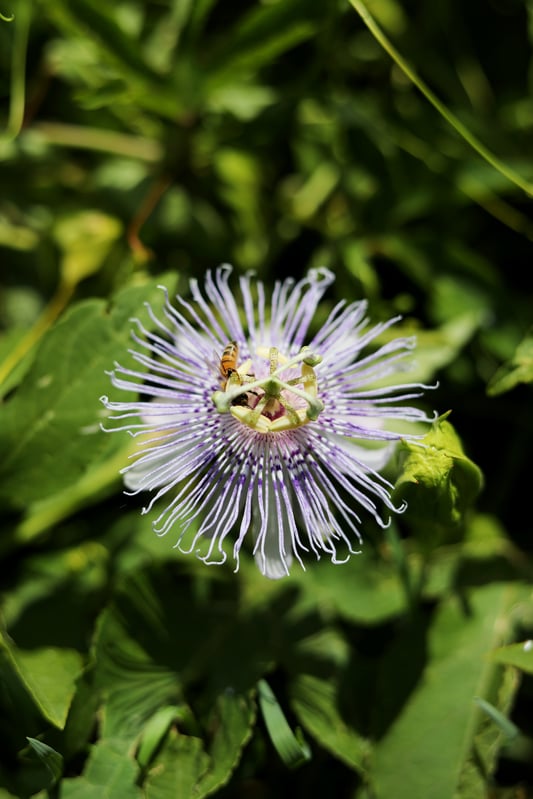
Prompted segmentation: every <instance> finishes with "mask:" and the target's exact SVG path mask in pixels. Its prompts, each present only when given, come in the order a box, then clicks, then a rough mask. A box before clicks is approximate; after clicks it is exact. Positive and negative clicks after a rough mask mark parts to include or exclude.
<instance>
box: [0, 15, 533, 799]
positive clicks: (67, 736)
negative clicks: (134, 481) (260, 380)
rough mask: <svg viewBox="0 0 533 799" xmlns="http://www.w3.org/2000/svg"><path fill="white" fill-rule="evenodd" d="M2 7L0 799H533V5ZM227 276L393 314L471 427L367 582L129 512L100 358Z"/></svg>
mask: <svg viewBox="0 0 533 799" xmlns="http://www.w3.org/2000/svg"><path fill="white" fill-rule="evenodd" d="M6 3H7V0H6ZM11 5H12V7H11V8H10V7H9V5H6V6H5V7H3V8H1V9H0V11H1V12H3V13H4V14H5V15H7V16H9V14H10V13H11V12H13V13H14V15H15V18H14V20H13V21H11V22H7V21H6V22H0V70H1V75H2V81H1V83H0V86H1V89H0V90H1V93H2V108H3V111H2V130H3V134H2V137H1V139H0V158H1V173H0V175H1V183H0V185H1V193H0V247H1V251H0V259H1V260H0V264H1V266H0V283H1V286H0V291H1V293H0V326H1V338H0V359H1V362H2V363H1V365H0V391H1V396H2V397H3V404H2V407H1V408H0V452H1V460H0V503H1V511H2V524H1V537H0V556H1V558H2V565H1V581H2V586H1V587H2V617H1V644H0V799H9V797H29V796H37V797H39V799H43V798H44V797H48V796H49V797H61V799H93V798H94V797H98V798H99V799H100V797H108V799H129V798H130V797H146V798H147V799H167V797H178V798H181V797H185V799H187V798H188V797H198V798H199V797H203V796H207V795H209V794H215V793H216V794H217V795H219V796H220V797H226V798H227V799H229V797H232V798H233V797H246V798H247V799H248V797H250V798H253V799H256V798H258V799H264V798H266V797H271V796H275V797H279V796H291V797H298V796H304V795H305V796H315V795H316V796H324V795H325V796H334V797H341V798H342V797H350V799H352V797H353V799H392V797H394V799H402V797H405V798H406V799H427V797H432V799H441V797H442V799H450V798H451V797H455V796H457V797H462V798H465V799H467V798H468V799H470V798H475V797H489V796H490V797H505V798H507V797H522V798H523V797H525V796H528V795H533V793H532V790H531V787H530V786H531V785H532V783H533V742H532V739H531V736H532V735H533V725H532V722H531V718H532V712H531V711H532V699H533V691H532V681H531V677H530V676H529V675H530V674H532V673H533V647H532V646H531V645H530V643H528V641H529V636H530V635H533V629H532V628H533V603H532V597H531V585H530V581H531V574H532V568H531V560H530V556H529V554H528V550H530V549H531V544H530V533H531V511H530V505H529V500H530V498H531V465H530V464H531V458H530V451H531V443H532V429H533V423H532V413H531V388H530V386H529V385H527V384H528V383H530V382H531V380H532V374H533V341H532V339H531V335H530V334H528V330H529V326H530V325H531V317H532V307H533V303H532V297H533V278H532V270H531V253H532V240H533V222H532V221H531V209H532V202H531V195H530V194H528V186H529V185H530V184H529V181H533V155H532V149H531V142H532V134H533V105H532V104H531V89H532V82H533V62H532V42H533V2H531V0H470V2H468V3H464V2H462V0H432V2H430V3H428V2H425V1H424V0H367V2H366V3H365V4H364V5H363V4H362V3H359V2H358V1H357V2H354V3H353V5H350V4H349V3H348V2H347V0H342V1H341V0H332V2H323V0H320V1H319V0H305V2H303V0H264V2H258V1H257V2H253V1H252V0H248V2H244V0H240V1H238V2H232V3H227V2H226V3H225V2H222V1H221V0H219V2H217V0H151V1H149V0H145V2H141V1H140V0H123V2H119V3H107V2H104V0H76V2H72V3H71V2H68V0H54V2H45V0H41V2H38V1H37V0H35V2H33V3H32V2H30V0H14V2H13V3H12V4H11ZM365 10H366V11H368V12H370V14H371V15H372V18H373V19H374V20H375V21H376V22H377V24H378V25H379V28H380V30H381V31H383V33H384V34H385V36H386V37H388V39H389V40H390V41H392V42H394V44H395V46H396V47H397V48H398V50H399V51H400V53H402V54H403V55H404V56H405V57H406V58H407V59H408V61H409V63H410V64H411V66H412V67H414V69H415V71H416V72H417V73H418V74H419V75H420V76H422V77H423V79H424V80H425V81H426V82H427V84H428V86H429V87H431V89H432V90H433V91H434V92H435V94H436V96H437V97H439V98H440V99H441V100H442V101H443V102H444V103H445V105H446V107H447V108H448V109H449V111H450V112H452V113H453V114H454V115H455V117H454V118H453V119H452V123H453V124H450V121H449V120H448V121H447V120H445V119H444V118H443V116H442V115H441V114H440V113H439V112H438V110H437V109H435V107H433V106H432V105H431V103H430V102H429V101H428V99H427V98H426V97H424V96H423V95H422V94H421V93H420V92H419V90H418V89H417V88H415V86H414V85H413V82H412V80H411V79H410V78H409V77H408V76H407V75H406V74H405V72H404V71H402V69H401V68H400V66H399V65H398V64H397V63H395V62H394V60H393V59H392V58H391V55H390V53H387V52H385V50H384V49H383V47H382V46H381V44H380V43H379V42H378V41H377V40H376V38H375V35H374V34H375V33H376V31H375V30H374V32H373V33H372V32H371V31H370V30H369V29H368V28H367V27H366V25H365V24H364V21H363V19H362V17H361V13H362V14H363V15H364V13H365ZM367 21H368V20H367ZM370 24H371V20H370ZM378 35H379V32H378ZM461 125H464V126H466V135H467V136H474V137H476V138H477V139H478V140H479V141H480V142H482V143H483V145H485V146H486V147H487V148H488V149H489V151H491V152H492V153H494V154H495V155H496V156H497V158H498V159H500V161H501V164H503V167H501V165H500V164H498V163H496V164H494V163H489V162H488V161H487V160H486V159H484V158H482V157H480V155H479V154H478V153H477V152H476V151H475V150H474V149H473V148H472V147H471V146H470V145H469V143H468V142H466V141H465V140H464V137H463V136H461V135H459V134H460V133H461V132H464V131H462V129H461V127H460V126H461ZM458 127H459V132H458V130H457V128H458ZM502 169H503V171H504V172H505V171H508V170H511V171H512V172H513V173H514V177H513V174H511V179H509V177H508V176H506V175H505V174H502ZM226 261H229V262H232V263H233V264H235V267H236V269H237V270H238V271H241V272H242V271H245V270H248V269H254V270H256V272H257V273H258V274H259V275H260V276H261V277H262V278H263V279H264V280H265V281H266V282H267V283H271V281H272V280H273V279H274V277H275V276H280V275H282V276H284V275H289V274H290V275H293V276H295V277H299V276H301V275H302V274H304V273H305V271H306V270H307V269H308V268H309V267H310V266H313V265H319V264H326V265H327V266H329V267H330V268H331V269H333V270H334V271H335V272H336V275H337V281H336V283H335V286H334V290H333V292H332V294H331V295H330V296H329V297H328V299H327V303H326V306H327V305H328V304H329V303H332V302H333V301H335V299H338V298H346V299H348V300H353V299H359V298H361V297H367V298H368V299H369V301H370V308H371V313H372V316H373V318H375V319H376V320H377V319H380V318H385V317H388V316H390V315H391V314H396V313H398V312H400V313H402V314H403V317H404V321H403V322H402V326H403V327H404V328H405V329H407V330H410V331H412V330H416V331H417V332H418V337H419V354H418V358H417V376H418V377H419V378H420V379H423V380H425V381H434V380H438V381H439V388H438V389H437V390H436V391H435V392H433V393H432V395H431V398H430V401H431V403H432V406H433V407H436V408H438V409H439V411H440V412H441V413H443V412H445V411H447V410H449V409H451V410H452V414H451V416H450V417H449V419H448V421H447V422H444V423H442V424H441V425H439V426H438V427H437V428H436V429H435V430H434V431H433V433H432V434H431V436H432V437H431V438H430V440H429V444H430V450H428V452H431V454H432V456H433V455H434V456H435V464H436V468H435V470H432V469H429V468H428V463H427V462H425V461H424V460H422V461H421V462H420V461H419V459H418V458H417V455H416V453H413V452H409V451H407V450H406V451H404V452H403V453H402V459H400V460H399V461H398V464H397V466H401V467H402V469H403V470H402V471H399V472H395V473H394V475H392V473H391V476H393V478H394V477H395V476H397V475H400V477H399V483H398V492H399V493H403V494H404V495H406V496H408V498H409V499H410V512H409V513H408V514H407V515H406V516H404V517H402V518H401V519H400V520H399V521H398V522H397V524H396V526H394V527H392V528H391V529H390V530H389V531H388V532H387V533H386V534H385V535H384V534H383V533H381V532H378V531H376V530H374V529H373V528H372V527H371V525H368V528H367V529H366V532H365V547H364V553H363V554H362V555H361V556H360V557H357V558H354V559H352V562H351V563H350V564H348V565H346V566H343V567H333V566H332V565H331V564H329V563H323V562H320V563H318V564H317V563H311V562H310V563H309V564H308V568H307V571H306V572H305V573H303V572H295V574H294V575H293V576H291V578H288V579H287V580H284V581H280V582H277V583H270V582H268V581H266V580H264V579H263V578H262V577H261V576H260V575H259V574H258V572H257V571H256V570H255V567H254V566H253V564H252V563H251V562H250V561H249V559H246V558H245V559H244V562H243V563H242V567H241V571H240V572H239V574H237V575H235V574H233V573H232V572H231V569H230V568H218V569H215V568H211V569H209V568H207V567H205V566H203V565H202V564H200V563H198V562H197V561H195V560H194V559H185V558H183V557H181V556H179V555H178V554H177V553H176V551H175V550H174V549H172V548H171V545H172V543H173V542H172V541H170V540H169V539H162V540H160V539H157V538H156V537H155V536H154V534H153V533H152V531H151V526H150V519H149V518H146V517H141V516H140V513H139V510H140V505H141V500H140V499H138V498H135V499H133V500H132V499H131V498H127V497H124V496H123V495H122V494H121V486H120V481H119V476H118V470H119V468H120V467H121V466H122V465H124V463H125V462H126V458H127V455H128V450H127V447H128V446H129V443H128V441H125V440H124V439H122V437H121V436H106V435H104V434H103V433H101V432H100V430H99V422H100V420H101V413H102V411H101V407H100V405H99V402H98V398H99V396H100V395H101V394H103V393H109V391H110V389H109V380H108V377H107V376H106V375H105V370H106V369H109V368H111V367H112V364H113V361H114V360H115V359H120V360H121V361H122V362H124V360H125V358H126V355H125V350H126V348H127V346H128V340H129V327H130V323H129V319H130V318H131V317H132V316H137V317H142V315H143V314H144V313H145V311H144V302H145V301H147V300H148V301H151V302H153V303H154V305H155V306H157V304H158V303H160V301H161V300H160V295H159V292H158V291H157V289H156V286H157V284H159V283H161V282H164V283H165V284H166V285H167V286H168V287H169V289H170V290H171V291H174V290H180V291H186V287H187V280H188V278H189V277H190V276H197V277H201V276H202V274H203V273H204V272H205V270H206V269H209V268H213V267H214V266H216V265H217V264H219V263H221V262H226ZM326 306H325V308H326ZM324 310H325V309H324ZM528 336H529V337H528ZM449 422H451V423H453V425H454V427H455V430H456V431H457V432H458V434H459V435H460V437H461V439H462V442H463V447H464V449H462V446H461V443H460V441H459V440H458V439H457V438H456V437H455V434H454V433H453V430H452V429H451V427H450V426H449ZM465 453H466V454H465ZM467 456H468V457H467ZM468 458H472V459H473V461H475V462H476V463H477V464H478V465H479V466H480V468H481V469H482V470H483V472H484V475H485V482H484V490H483V491H482V493H481V494H480V496H479V498H478V499H477V501H475V497H476V494H477V492H478V490H479V488H480V482H479V474H478V471H477V468H476V467H475V466H474V464H473V463H472V461H470V460H469V459H468ZM422 489H423V490H422ZM474 503H475V504H474Z"/></svg>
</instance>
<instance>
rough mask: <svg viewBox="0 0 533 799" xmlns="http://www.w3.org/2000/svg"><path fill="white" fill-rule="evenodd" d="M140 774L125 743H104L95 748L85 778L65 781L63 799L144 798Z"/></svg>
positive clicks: (62, 791) (62, 785) (100, 742)
mask: <svg viewBox="0 0 533 799" xmlns="http://www.w3.org/2000/svg"><path fill="white" fill-rule="evenodd" d="M138 772H139V769H138V766H137V764H136V763H135V760H134V759H133V757H132V756H131V755H130V754H128V753H127V751H125V747H124V743H123V742H122V741H120V740H118V741H117V740H113V739H111V740H110V739H103V740H100V741H99V742H98V743H97V744H96V745H95V746H93V748H92V749H91V754H90V756H89V760H88V762H87V765H86V767H85V771H84V774H83V776H81V777H76V778H73V779H66V780H63V781H62V783H61V799H142V793H141V790H140V788H138V787H137V785H136V781H137V779H138Z"/></svg>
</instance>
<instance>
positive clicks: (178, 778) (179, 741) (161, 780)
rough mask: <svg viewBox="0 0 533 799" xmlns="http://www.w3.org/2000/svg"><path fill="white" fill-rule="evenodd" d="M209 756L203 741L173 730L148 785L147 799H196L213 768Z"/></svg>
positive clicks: (150, 774)
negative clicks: (199, 788) (208, 772)
mask: <svg viewBox="0 0 533 799" xmlns="http://www.w3.org/2000/svg"><path fill="white" fill-rule="evenodd" d="M209 763H210V761H209V756H208V755H207V753H206V752H205V750H204V748H203V741H202V740H201V739H200V738H193V737H192V736H190V735H180V734H179V733H178V732H176V730H171V731H170V734H169V736H168V738H167V740H166V741H165V744H164V746H163V749H162V751H161V753H160V755H159V757H158V758H157V761H156V763H155V765H154V767H153V769H152V770H151V772H150V773H149V775H148V778H147V780H146V782H145V784H144V791H145V794H146V799H169V797H173V796H175V797H181V796H183V797H184V798H185V797H189V796H190V797H193V796H194V797H195V799H196V797H197V796H199V794H197V793H196V787H197V785H198V782H199V781H200V779H201V778H202V776H203V775H204V774H205V773H206V772H207V770H208V768H209Z"/></svg>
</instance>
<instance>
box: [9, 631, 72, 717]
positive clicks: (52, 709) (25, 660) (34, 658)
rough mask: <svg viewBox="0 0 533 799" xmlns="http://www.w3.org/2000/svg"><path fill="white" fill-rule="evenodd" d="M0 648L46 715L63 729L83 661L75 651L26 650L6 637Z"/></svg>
mask: <svg viewBox="0 0 533 799" xmlns="http://www.w3.org/2000/svg"><path fill="white" fill-rule="evenodd" d="M1 646H2V648H3V649H4V651H5V652H6V653H7V654H8V656H9V659H10V661H11V663H12V665H13V667H14V669H15V671H16V673H17V674H18V676H19V679H20V680H21V682H22V683H23V685H24V686H25V688H26V690H27V691H28V693H29V695H30V696H31V698H32V699H33V701H34V702H35V704H36V706H37V707H38V709H39V710H40V712H41V713H42V714H43V716H44V717H45V718H46V719H47V720H48V721H49V722H50V723H51V724H54V725H55V726H56V727H64V725H65V721H66V717H67V713H68V710H69V707H70V702H71V700H72V697H73V695H74V691H75V683H76V679H77V677H78V676H79V674H80V671H81V667H82V658H81V656H80V654H79V653H78V652H76V651H74V650H69V649H59V648H52V647H49V648H41V649H33V650H29V649H26V650H23V649H19V648H18V647H15V646H14V645H13V644H12V643H11V642H10V641H8V640H7V639H6V638H4V639H3V641H2V642H1Z"/></svg>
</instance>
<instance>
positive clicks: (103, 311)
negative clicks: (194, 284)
mask: <svg viewBox="0 0 533 799" xmlns="http://www.w3.org/2000/svg"><path fill="white" fill-rule="evenodd" d="M160 282H161V278H160V279H159V280H158V281H152V282H150V283H147V284H145V285H141V286H134V287H130V288H127V289H124V290H123V291H121V292H119V293H118V294H117V295H116V297H114V298H113V300H112V303H111V307H110V308H108V307H107V306H106V303H104V302H103V301H101V300H86V301H83V302H80V303H79V304H78V305H76V306H74V307H73V308H71V309H70V311H68V312H67V313H66V314H65V316H64V317H62V318H61V319H60V320H59V322H58V323H57V324H56V325H55V326H54V327H53V328H52V329H51V330H50V331H49V332H48V333H47V334H46V335H45V336H44V338H43V340H42V342H41V345H40V347H39V350H38V352H37V354H36V357H35V360H34V362H33V364H32V367H31V369H30V371H29V372H28V374H27V375H26V376H25V379H24V380H23V382H22V383H21V385H20V387H19V389H18V391H17V392H16V393H15V395H14V396H13V397H12V398H10V400H9V401H8V402H6V403H5V405H4V406H3V407H2V408H1V411H0V448H1V449H2V452H3V453H4V454H3V458H2V463H1V464H0V500H3V501H4V502H6V503H7V504H8V505H9V506H12V507H17V508H24V507H25V506H26V505H27V504H28V503H30V502H35V501H36V500H39V499H45V498H46V497H48V496H49V495H50V494H52V493H54V492H57V491H59V490H60V489H63V488H65V487H66V486H69V485H72V484H73V483H75V482H76V481H77V480H78V478H79V477H80V476H81V475H82V474H83V473H84V472H85V470H86V469H87V468H88V466H89V464H90V463H91V462H92V461H93V460H94V459H95V458H96V457H97V456H98V455H99V454H100V453H101V451H102V450H103V449H104V448H105V447H106V446H107V445H108V441H107V440H106V435H105V434H104V433H103V432H102V431H101V430H100V425H99V423H100V420H101V419H102V409H101V407H100V403H99V397H100V396H101V395H102V394H104V393H109V388H110V382H109V377H108V376H107V375H106V374H105V371H106V370H109V369H110V368H112V366H113V361H114V359H115V358H116V359H118V358H120V359H121V360H122V362H124V363H126V362H129V356H127V353H126V350H127V346H128V344H129V339H130V330H131V327H132V325H131V322H130V319H131V317H133V316H136V317H137V318H140V319H143V318H146V310H145V309H144V307H143V304H144V302H145V301H147V302H151V303H152V304H153V305H154V306H155V307H157V305H158V304H160V303H161V302H162V292H160V291H158V290H157V288H156V285H157V283H160Z"/></svg>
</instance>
